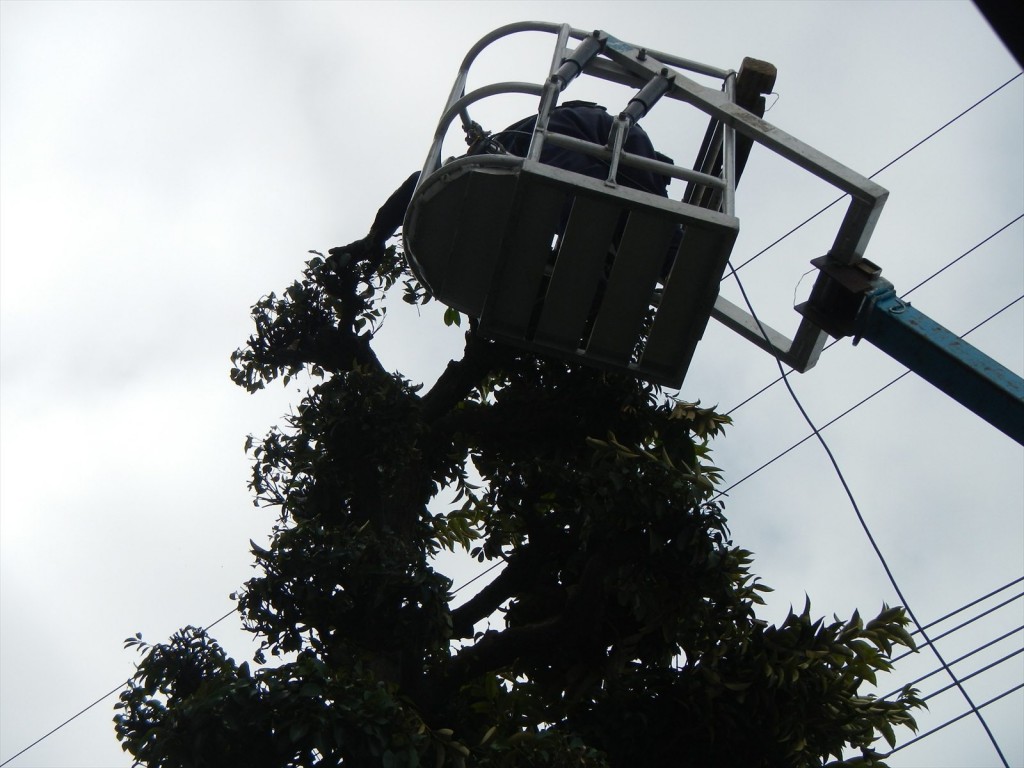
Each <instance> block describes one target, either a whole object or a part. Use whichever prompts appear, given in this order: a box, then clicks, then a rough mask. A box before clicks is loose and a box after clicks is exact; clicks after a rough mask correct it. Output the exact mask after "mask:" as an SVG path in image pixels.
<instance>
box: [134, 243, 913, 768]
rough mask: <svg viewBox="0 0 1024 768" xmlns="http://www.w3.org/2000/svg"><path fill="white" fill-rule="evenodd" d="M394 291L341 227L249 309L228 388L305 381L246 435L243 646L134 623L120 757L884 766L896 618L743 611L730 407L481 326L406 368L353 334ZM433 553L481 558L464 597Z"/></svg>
mask: <svg viewBox="0 0 1024 768" xmlns="http://www.w3.org/2000/svg"><path fill="white" fill-rule="evenodd" d="M399 294H403V298H404V299H405V300H406V301H408V302H410V303H423V302H425V301H428V300H429V299H428V297H427V296H426V294H425V292H424V291H423V289H422V288H421V287H420V286H419V285H418V284H417V283H416V281H415V279H414V278H413V277H412V276H411V275H410V274H409V273H408V272H407V271H406V269H405V266H404V260H403V259H402V256H401V253H400V252H399V251H397V250H396V249H395V248H394V247H391V248H388V249H387V250H386V251H380V250H374V249H369V248H367V249H362V250H360V249H356V250H355V251H349V252H340V251H336V252H332V254H331V255H329V256H326V257H325V256H323V255H321V254H314V258H312V259H311V260H310V261H309V262H308V263H307V264H306V268H305V270H304V272H303V275H302V277H301V279H299V280H297V281H296V282H295V283H294V284H292V285H291V286H290V287H289V288H287V290H285V291H284V292H283V295H280V296H278V295H275V294H270V295H268V296H266V297H265V298H263V299H262V300H260V301H259V302H258V303H257V304H256V305H255V306H254V307H253V308H252V316H253V320H254V322H255V331H254V333H253V335H252V336H251V337H250V338H249V339H248V341H247V343H246V345H245V346H244V347H242V348H241V349H239V350H237V351H236V352H235V353H234V355H233V356H232V361H233V365H234V367H233V369H232V371H231V378H232V379H233V380H234V382H235V383H236V384H238V385H239V386H242V387H244V388H245V389H247V390H248V391H250V392H256V391H258V390H260V389H262V388H263V387H265V386H266V385H268V384H269V383H271V382H272V381H274V380H275V379H282V380H283V381H284V382H285V383H288V382H289V381H290V380H292V379H293V378H294V377H296V376H300V375H301V376H302V377H303V379H302V380H303V381H308V382H309V388H308V391H307V392H306V394H305V395H304V396H303V397H302V399H301V402H300V403H298V404H297V406H296V407H295V409H294V411H293V412H292V413H291V414H290V415H288V416H287V417H285V418H284V423H283V424H282V426H281V427H280V428H275V429H273V430H271V431H270V432H269V433H268V434H267V435H266V436H265V437H263V438H262V440H254V439H253V438H251V437H250V439H249V442H248V448H249V450H250V452H251V455H252V458H253V471H252V480H251V483H250V485H251V488H252V491H253V493H254V496H255V503H257V504H260V505H269V506H272V507H274V508H275V509H276V510H277V512H278V513H279V517H278V522H277V524H276V525H275V527H274V530H273V536H272V539H271V542H270V544H269V546H268V547H267V548H263V547H261V546H259V545H257V544H255V543H253V545H252V553H253V557H254V558H255V564H256V572H257V575H256V576H255V577H254V578H252V579H251V580H250V581H248V582H247V583H246V584H245V585H244V587H243V588H242V589H241V590H240V591H239V592H238V593H237V595H236V596H235V597H236V598H237V602H238V610H239V612H240V614H241V616H242V620H243V623H244V626H245V628H246V629H247V630H248V631H250V632H252V633H254V634H255V635H256V636H258V638H259V639H260V641H261V645H260V650H259V651H258V652H257V654H256V656H255V658H254V660H253V664H250V663H248V662H244V663H237V662H235V661H234V660H233V659H230V658H228V657H227V655H226V654H225V652H224V651H223V649H222V648H221V647H220V646H219V645H218V644H217V642H216V641H215V639H214V638H213V637H211V636H210V635H209V634H208V633H207V632H206V631H204V630H202V629H198V628H195V627H186V628H184V629H182V630H180V631H179V632H177V633H176V634H175V635H174V636H173V637H172V638H171V639H170V640H169V641H168V642H165V643H159V644H156V645H148V644H147V643H145V642H144V641H143V640H142V638H141V637H140V636H136V637H134V638H129V640H128V641H126V644H127V645H131V646H137V647H138V648H139V649H140V650H141V652H142V654H143V655H142V659H141V661H140V662H139V664H138V665H137V671H136V673H135V675H134V677H133V678H132V680H131V682H130V684H129V686H128V687H127V688H126V689H125V691H124V692H123V693H122V694H121V696H120V700H119V702H118V704H117V705H116V707H117V710H118V712H117V714H116V717H115V727H116V732H117V736H118V738H119V739H120V740H121V742H122V747H123V748H124V749H125V750H126V751H127V752H129V753H130V754H131V755H133V756H134V757H135V759H136V760H137V761H138V763H140V764H144V765H148V766H152V767H154V768H155V767H156V766H159V767H160V768H173V767H175V766H231V765H246V766H267V767H268V768H281V767H284V766H377V765H380V766H385V767H386V768H392V767H398V766H403V767H411V766H428V767H430V768H433V767H434V766H436V767H437V768H441V766H445V765H447V766H481V767H482V768H492V767H493V768H499V767H502V768H504V767H506V766H507V767H510V768H511V767H512V766H516V767H518V766H550V767H552V768H555V767H557V768H561V767H563V766H566V767H567V766H580V767H583V766H587V767H590V768H597V767H603V766H616V767H617V766H633V765H644V766H673V767H675V766H760V765H763V766H818V765H822V763H823V762H825V761H827V760H829V759H832V758H835V759H836V760H841V758H842V756H843V754H844V750H848V749H851V748H852V749H853V750H855V751H858V752H859V753H860V757H858V758H857V759H856V760H857V761H859V762H858V764H863V765H874V766H882V765H884V763H883V762H882V761H881V758H880V757H879V755H878V754H877V753H875V752H873V751H872V749H871V745H872V744H873V743H875V741H876V740H877V739H878V738H879V737H880V736H881V737H884V738H885V739H886V740H887V741H888V742H889V743H890V744H893V743H894V741H895V735H894V728H896V727H898V726H901V725H905V726H909V727H911V728H916V725H915V723H914V719H913V717H912V711H913V709H914V708H915V707H918V706H921V703H920V701H919V699H918V698H917V697H916V692H915V691H914V690H913V689H909V688H908V689H905V690H903V691H902V692H901V693H900V694H899V695H897V696H896V697H894V698H892V699H890V700H880V699H877V698H875V697H873V696H869V695H864V694H863V693H862V692H861V687H862V686H863V685H864V684H865V683H874V682H875V680H876V674H878V673H879V672H884V671H886V670H888V669H889V668H890V662H889V658H890V657H891V653H892V650H893V648H894V646H897V645H902V646H908V647H913V641H912V639H911V638H910V636H909V634H908V633H907V632H906V630H905V626H906V625H907V618H906V617H905V615H904V613H903V611H902V609H900V608H888V607H883V610H882V611H881V613H880V614H879V615H878V616H877V618H874V619H872V620H870V621H866V622H865V621H863V620H862V619H861V618H860V617H859V616H858V615H857V614H854V616H852V617H851V618H849V619H848V620H840V619H838V618H835V619H834V620H832V621H825V620H824V619H821V618H817V619H816V618H814V617H813V616H812V615H811V612H810V606H809V604H808V605H806V606H805V607H804V609H803V610H802V611H800V612H793V611H791V612H790V615H789V616H788V617H787V618H786V619H785V620H784V621H783V622H781V623H780V624H778V625H771V626H770V625H768V624H767V623H766V622H764V621H762V620H760V619H758V618H757V616H756V613H755V608H756V606H757V605H759V604H762V602H763V601H762V598H761V596H760V593H762V592H765V591H768V588H767V587H766V586H764V585H763V584H761V583H760V582H759V581H758V579H757V578H756V577H755V576H754V575H753V574H752V573H751V571H750V564H751V554H750V553H749V552H747V551H745V550H744V549H742V548H740V547H738V546H736V545H734V543H733V542H732V541H731V538H730V534H729V530H728V527H727V524H726V519H725V517H724V514H723V505H722V503H721V501H720V500H716V497H715V492H714V489H715V486H716V483H717V482H718V481H719V476H720V470H719V469H717V468H716V467H714V466H713V465H712V464H711V463H710V449H709V441H710V440H711V439H712V438H714V437H716V436H718V435H720V434H721V433H722V432H723V430H724V429H725V428H726V426H727V425H728V424H729V419H728V418H727V417H725V416H721V415H719V414H716V413H715V412H714V411H713V410H710V409H705V408H701V407H700V406H699V404H692V403H685V402H678V401H675V400H673V399H672V398H670V397H667V396H666V395H665V393H663V392H662V391H661V390H659V389H658V388H657V387H655V386H653V385H650V384H646V383H644V382H642V381H639V380H637V379H635V378H633V377H630V376H626V375H621V374H612V373H606V372H602V371H599V370H595V369H591V368H586V367H581V366H579V365H576V364H572V363H567V362H563V361H559V360H551V359H542V358H539V357H537V356H535V355H532V354H529V353H526V352H522V351H517V350H514V349H511V348H509V347H506V346H503V345H500V344H497V343H493V342H490V341H487V340H485V339H483V338H481V337H480V336H479V335H478V334H477V333H476V332H475V328H474V325H473V324H472V323H471V324H470V327H469V330H468V332H467V333H466V345H465V352H464V354H463V356H462V358H461V359H459V360H457V361H452V362H450V363H449V364H448V367H447V368H446V369H445V371H444V373H443V374H442V375H441V376H440V378H439V379H438V380H437V382H435V383H434V384H433V385H432V386H431V387H430V388H429V389H425V388H423V387H421V386H419V385H415V384H413V383H412V382H411V381H410V380H409V379H407V378H406V377H404V376H403V375H402V374H401V373H394V372H389V371H387V370H386V369H385V367H384V366H383V365H382V364H381V362H380V360H379V359H378V358H377V356H376V354H375V352H374V349H373V343H374V338H375V335H376V334H378V333H379V332H383V331H382V330H381V328H382V321H383V319H384V312H385V307H384V304H383V299H384V297H385V296H386V295H391V296H397V295H399ZM445 319H446V322H449V323H451V322H458V321H459V320H460V318H459V316H458V315H457V314H456V313H454V312H452V311H449V312H448V313H446V315H445ZM453 496H454V501H452V497H453ZM441 550H454V551H464V552H466V553H467V554H468V556H472V557H474V558H476V560H478V561H480V562H481V563H490V564H493V565H495V566H497V567H496V569H495V570H496V571H497V575H496V576H494V577H493V579H492V580H491V581H490V582H489V583H487V584H486V586H484V587H482V588H481V589H479V590H478V591H477V592H476V593H475V594H474V595H472V597H469V598H468V599H464V598H463V595H462V594H455V592H456V590H454V589H453V583H452V580H451V579H449V578H448V577H446V576H445V575H444V574H442V573H440V572H438V570H437V569H436V567H435V565H434V562H435V561H434V560H433V556H434V555H436V554H437V553H439V552H440V551H441ZM499 568H500V570H499ZM268 653H269V654H270V656H271V657H273V658H271V659H270V660H268V659H267V654H268ZM832 764H833V765H837V764H841V763H832Z"/></svg>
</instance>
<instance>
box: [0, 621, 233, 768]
mask: <svg viewBox="0 0 1024 768" xmlns="http://www.w3.org/2000/svg"><path fill="white" fill-rule="evenodd" d="M237 610H238V608H232V609H231V610H230V611H228V612H227V613H225V614H224V615H223V616H221V617H220V618H219V619H217V620H216V621H215V622H213V623H212V624H210V625H209V626H208V627H206V629H207V630H209V629H212V628H213V627H215V626H217V625H218V624H220V623H221V622H222V621H224V619H226V618H227V617H228V616H230V615H231V614H233V613H234V612H235V611H237ZM130 682H131V680H125V681H124V682H123V683H121V684H120V685H118V686H117V687H116V688H114V689H113V690H111V691H108V692H107V693H105V694H103V695H102V696H100V697H99V698H98V699H96V701H94V702H93V703H92V704H90V705H89V706H87V707H85V708H84V709H82V710H80V711H78V712H76V713H75V714H73V715H72V716H71V717H69V718H68V719H67V720H65V721H64V722H63V723H61V724H60V725H58V726H57V727H56V728H53V729H51V730H50V731H47V732H46V733H44V734H43V735H42V736H40V737H39V738H38V739H36V740H35V741H33V742H32V743H31V744H29V745H28V746H27V747H25V748H24V749H23V750H21V751H20V752H17V753H15V754H13V755H11V756H10V757H8V758H7V759H6V760H4V761H3V762H2V763H0V768H3V766H5V765H7V764H8V763H9V762H11V761H12V760H14V759H15V758H18V757H21V756H22V755H23V754H25V753H26V752H28V751H29V750H30V749H32V747H34V746H36V745H37V744H41V743H42V742H43V741H45V740H46V739H48V738H50V737H51V736H53V734H55V733H56V732H57V731H59V730H60V729H61V728H63V727H64V726H65V725H68V724H69V723H71V722H73V721H75V720H77V719H78V718H79V717H81V716H82V715H84V714H85V713H86V712H88V711H89V710H90V709H92V708H93V707H95V706H96V705H97V704H99V703H101V702H102V701H104V700H105V699H108V698H110V697H111V696H113V695H114V694H115V693H117V692H118V691H120V690H121V689H122V688H124V687H125V686H126V685H128V684H129V683H130Z"/></svg>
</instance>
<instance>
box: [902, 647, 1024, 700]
mask: <svg viewBox="0 0 1024 768" xmlns="http://www.w3.org/2000/svg"><path fill="white" fill-rule="evenodd" d="M1022 653H1024V648H1018V649H1017V650H1015V651H1011V652H1010V653H1008V654H1006V655H1005V656H1003V657H1002V658H1001V659H996V660H995V661H993V662H990V663H989V664H986V665H985V666H984V667H981V668H980V669H976V670H974V671H973V672H971V673H970V674H967V675H964V676H963V677H961V678H960V682H961V683H963V682H966V681H968V680H970V679H971V678H972V677H977V676H978V675H980V674H981V673H982V672H988V670H990V669H992V668H994V667H998V666H999V665H1000V664H1002V663H1003V662H1004V661H1009V660H1010V659H1012V658H1013V657H1014V656H1020V655H1021V654H1022ZM953 687H955V686H954V684H953V683H950V684H949V685H945V686H943V687H942V688H939V689H938V690H937V691H932V692H931V693H929V694H928V695H927V696H925V697H924V698H922V699H921V701H929V700H931V699H934V698H935V697H936V696H939V695H941V694H943V693H945V692H946V691H948V690H949V689H950V688H953Z"/></svg>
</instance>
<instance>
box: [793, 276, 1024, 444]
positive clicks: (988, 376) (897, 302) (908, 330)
mask: <svg viewBox="0 0 1024 768" xmlns="http://www.w3.org/2000/svg"><path fill="white" fill-rule="evenodd" d="M812 263H813V264H814V265H815V266H817V267H818V268H819V269H820V270H821V272H820V273H819V275H818V279H817V281H816V282H815V286H814V289H813V290H812V291H811V296H810V298H809V300H808V301H807V302H806V303H805V304H801V305H800V306H798V307H797V310H798V311H799V312H800V313H801V314H803V315H804V316H805V317H807V318H809V319H810V320H812V321H813V322H815V323H816V324H817V325H818V326H819V327H821V328H822V329H824V330H825V331H826V332H827V333H828V334H829V335H831V336H834V337H836V338H841V337H843V336H853V337H854V343H855V344H856V343H857V342H858V341H859V340H860V339H866V340H867V341H869V342H871V343H872V344H873V345H874V346H876V347H878V348H879V349H881V350H882V351H883V352H885V353H886V354H888V355H889V356H890V357H892V358H893V359H895V360H898V361H899V362H901V363H902V364H903V365H905V366H907V368H909V369H910V370H911V371H913V372H914V373H916V374H918V375H919V376H920V377H921V378H923V379H925V380H926V381H928V382H930V383H931V384H933V385H935V386H936V387H937V388H939V389H941V390H942V391H943V392H945V393H946V394H947V395H949V396H950V397H952V398H953V399H955V400H956V401H957V402H959V403H961V404H962V405H964V406H966V407H967V408H969V409H970V410H972V411H974V413H976V414H977V415H978V416H980V417H981V418H983V419H984V420H985V421H987V422H988V423H989V424H991V425H992V426H994V427H995V428H996V429H998V430H1000V431H1001V432H1003V433H1005V434H1006V435H1008V436H1009V437H1011V438H1013V439H1014V440H1016V441H1017V442H1018V443H1020V444H1022V445H1024V379H1022V378H1021V377H1020V376H1018V375H1017V374H1015V373H1014V372H1013V371H1011V370H1009V369H1008V368H1006V367H1005V366H1003V365H1001V364H1000V363H998V362H996V361H995V360H993V359H992V358H991V357H989V356H988V355H986V354H984V353H983V352H981V351H980V350H978V349H977V348H975V347H974V346H972V345H971V344H969V343H968V342H966V341H964V340H963V339H962V338H960V337H959V336H957V335H956V334H954V333H951V332H950V331H949V330H948V329H947V328H945V327H944V326H943V325H942V324H940V323H938V322H936V321H935V320H933V319H931V318H930V317H928V316H927V315H925V314H924V313H922V312H920V311H918V310H917V309H915V308H914V307H912V306H910V304H909V303H907V302H905V301H903V300H901V299H900V298H899V297H898V296H897V295H896V292H895V290H894V289H893V286H892V284H891V283H889V282H888V281H887V280H883V279H882V278H881V277H880V276H879V275H880V274H881V270H880V269H879V268H878V267H876V266H875V265H874V264H872V263H871V262H869V261H867V260H866V259H862V260H861V261H860V262H858V263H856V264H853V265H849V266H847V265H841V264H837V263H835V262H834V261H832V260H831V259H829V258H828V257H822V258H820V259H815V260H814V261H813V262H812Z"/></svg>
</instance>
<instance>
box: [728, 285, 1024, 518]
mask: <svg viewBox="0 0 1024 768" xmlns="http://www.w3.org/2000/svg"><path fill="white" fill-rule="evenodd" d="M1022 299H1024V295H1021V296H1018V297H1017V298H1016V299H1014V300H1013V301H1011V302H1010V303H1009V304H1007V305H1005V306H1004V307H1002V308H1000V309H997V310H996V311H995V312H993V313H992V314H991V315H989V316H988V317H986V318H985V319H984V320H982V321H981V322H980V323H978V324H977V325H975V326H974V327H973V328H971V329H970V330H968V331H965V332H964V333H962V334H960V338H961V339H963V338H966V337H967V336H968V335H969V334H971V333H973V332H974V331H976V330H978V329H979V328H981V326H983V325H985V323H987V322H989V321H990V320H994V319H995V318H996V317H998V316H999V315H1001V314H1002V313H1003V312H1005V311H1006V310H1008V309H1010V307H1012V306H1013V305H1014V304H1017V303H1018V302H1020V301H1021V300H1022ZM911 373H912V371H911V370H910V369H907V370H905V371H904V372H903V373H901V374H900V375H899V376H897V377H896V378H895V379H893V380H892V381H890V382H889V383H888V384H885V385H883V386H881V387H879V388H878V389H876V390H875V391H874V392H872V393H871V394H870V395H868V396H867V397H865V398H864V399H863V400H861V401H859V402H858V403H855V404H854V405H852V406H850V407H849V408H847V409H846V410H845V411H843V412H842V413H840V414H839V415H838V416H836V417H835V418H833V419H832V420H831V421H828V422H826V423H825V424H824V425H822V427H821V429H822V430H825V429H828V428H829V427H830V426H832V425H833V424H835V423H836V422H837V421H839V419H841V418H843V417H844V416H846V415H848V414H850V413H851V412H853V411H854V410H856V409H857V408H859V407H860V406H862V405H864V404H865V403H866V402H868V401H869V400H871V399H872V398H874V397H875V396H876V395H879V394H881V393H882V392H884V391H885V390H887V389H888V388H889V387H891V386H892V385H893V384H895V383H896V382H897V381H899V380H900V379H902V378H904V377H906V376H909V375H910V374H911ZM776 381H782V382H784V383H785V384H786V386H787V387H788V386H789V382H788V380H787V378H786V376H785V374H783V375H782V376H780V377H779V378H778V379H776ZM773 383H774V382H773ZM812 437H814V433H813V432H811V434H809V435H807V436H805V437H804V438H802V439H801V440H798V441H797V442H795V443H793V445H791V446H789V448H787V449H786V450H784V451H782V453H779V454H777V455H776V456H774V457H773V458H771V459H769V460H768V461H766V462H765V463H764V464H762V465H761V466H759V467H758V468H757V469H755V470H754V471H753V472H750V473H748V474H746V475H744V476H743V477H741V478H740V479H739V480H737V481H736V482H735V483H733V484H732V485H730V486H728V487H726V488H724V489H723V490H721V491H719V492H718V493H717V494H716V495H715V496H714V499H717V498H720V497H722V496H724V495H726V494H727V493H728V492H729V491H731V490H732V489H733V488H735V487H736V486H738V485H739V484H740V483H743V482H746V481H747V480H749V479H750V478H752V477H753V476H754V475H756V474H757V473H759V472H760V471H761V470H763V469H766V468H767V467H769V466H771V465H772V464H774V463H775V462H776V461H778V460H779V459H781V458H782V457H783V456H785V455H786V454H787V453H789V452H790V451H792V450H794V449H795V448H798V447H799V446H801V445H803V444H804V443H806V442H807V441H808V440H810V439H811V438H812Z"/></svg>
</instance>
